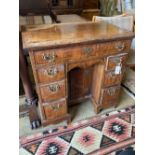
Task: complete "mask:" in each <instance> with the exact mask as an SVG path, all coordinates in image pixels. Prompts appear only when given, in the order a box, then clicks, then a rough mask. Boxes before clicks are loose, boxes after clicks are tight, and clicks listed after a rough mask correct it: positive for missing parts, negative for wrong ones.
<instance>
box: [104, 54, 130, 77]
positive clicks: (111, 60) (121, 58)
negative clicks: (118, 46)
mask: <svg viewBox="0 0 155 155" xmlns="http://www.w3.org/2000/svg"><path fill="white" fill-rule="evenodd" d="M127 56H128V53H121V54H117V55H112V56H108V57H107V58H106V64H105V70H115V73H116V74H119V73H120V72H121V70H122V67H123V66H124V65H125V63H126V60H127Z"/></svg>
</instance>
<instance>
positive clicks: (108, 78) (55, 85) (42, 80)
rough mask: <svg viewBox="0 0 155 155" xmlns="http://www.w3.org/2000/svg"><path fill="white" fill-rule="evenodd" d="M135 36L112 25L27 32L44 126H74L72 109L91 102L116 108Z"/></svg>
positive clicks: (59, 26)
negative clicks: (66, 124)
mask: <svg viewBox="0 0 155 155" xmlns="http://www.w3.org/2000/svg"><path fill="white" fill-rule="evenodd" d="M133 37H134V33H132V32H128V31H125V30H122V29H120V28H118V27H115V26H113V25H111V24H108V23H92V22H87V23H72V24H55V25H51V26H49V27H48V28H43V29H40V30H33V29H29V30H28V31H25V32H23V33H22V41H23V48H24V49H27V50H28V51H29V55H30V60H31V64H32V69H33V74H34V77H35V82H36V88H37V94H38V96H39V109H40V116H41V122H42V125H48V124H52V123H57V122H60V121H62V120H68V122H69V121H70V114H68V107H69V106H70V105H73V104H77V103H79V102H82V101H83V100H86V99H91V101H92V103H93V106H94V111H95V112H96V113H98V112H99V111H100V110H101V109H105V108H109V107H111V106H116V105H117V100H118V98H119V91H120V84H121V80H122V77H123V74H124V71H125V63H126V59H127V57H128V52H129V51H130V45H131V40H132V38H133Z"/></svg>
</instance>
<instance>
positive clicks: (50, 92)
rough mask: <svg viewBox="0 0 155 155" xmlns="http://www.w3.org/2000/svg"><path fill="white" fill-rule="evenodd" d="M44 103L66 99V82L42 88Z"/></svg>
mask: <svg viewBox="0 0 155 155" xmlns="http://www.w3.org/2000/svg"><path fill="white" fill-rule="evenodd" d="M40 93H41V98H42V100H43V102H45V101H50V100H56V99H60V98H64V97H65V95H66V88H65V80H63V81H59V82H55V83H51V84H48V85H45V86H40Z"/></svg>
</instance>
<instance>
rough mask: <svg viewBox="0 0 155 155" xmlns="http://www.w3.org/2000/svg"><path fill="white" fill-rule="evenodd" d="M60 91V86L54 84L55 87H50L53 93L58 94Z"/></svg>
mask: <svg viewBox="0 0 155 155" xmlns="http://www.w3.org/2000/svg"><path fill="white" fill-rule="evenodd" d="M59 89H60V86H59V84H53V85H50V86H49V90H50V91H51V92H52V93H56V92H58V91H59Z"/></svg>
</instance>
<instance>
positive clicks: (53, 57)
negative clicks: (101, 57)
mask: <svg viewBox="0 0 155 155" xmlns="http://www.w3.org/2000/svg"><path fill="white" fill-rule="evenodd" d="M88 56H96V45H95V44H94V45H82V46H76V47H67V48H60V49H51V50H43V51H34V61H35V64H36V65H39V64H53V63H64V62H65V61H74V60H78V59H79V60H80V59H81V58H83V57H88Z"/></svg>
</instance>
